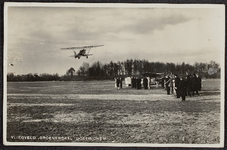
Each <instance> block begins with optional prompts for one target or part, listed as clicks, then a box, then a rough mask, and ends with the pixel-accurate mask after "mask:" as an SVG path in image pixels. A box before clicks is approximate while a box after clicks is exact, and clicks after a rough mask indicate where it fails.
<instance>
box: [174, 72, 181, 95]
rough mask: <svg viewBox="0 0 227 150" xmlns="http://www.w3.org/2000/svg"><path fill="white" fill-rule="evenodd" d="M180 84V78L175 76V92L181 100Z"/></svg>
mask: <svg viewBox="0 0 227 150" xmlns="http://www.w3.org/2000/svg"><path fill="white" fill-rule="evenodd" d="M179 82H180V78H179V77H178V75H177V74H175V91H176V94H177V98H180V95H179V90H178V88H179Z"/></svg>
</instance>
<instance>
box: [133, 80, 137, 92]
mask: <svg viewBox="0 0 227 150" xmlns="http://www.w3.org/2000/svg"><path fill="white" fill-rule="evenodd" d="M136 82H137V79H136V77H133V84H134V89H136V84H137V83H136Z"/></svg>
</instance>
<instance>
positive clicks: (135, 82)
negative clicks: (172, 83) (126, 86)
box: [131, 77, 151, 90]
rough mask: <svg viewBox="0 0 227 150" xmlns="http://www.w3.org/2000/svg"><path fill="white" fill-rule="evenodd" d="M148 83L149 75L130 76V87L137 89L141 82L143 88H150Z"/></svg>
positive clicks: (139, 87)
mask: <svg viewBox="0 0 227 150" xmlns="http://www.w3.org/2000/svg"><path fill="white" fill-rule="evenodd" d="M141 81H143V82H141ZM150 83H151V79H150V77H143V78H141V77H131V87H132V88H134V89H137V90H138V89H141V88H142V84H143V88H144V89H150V88H151V87H150Z"/></svg>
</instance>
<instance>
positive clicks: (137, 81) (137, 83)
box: [135, 77, 139, 90]
mask: <svg viewBox="0 0 227 150" xmlns="http://www.w3.org/2000/svg"><path fill="white" fill-rule="evenodd" d="M135 83H136V89H137V90H138V89H139V78H138V77H136V79H135Z"/></svg>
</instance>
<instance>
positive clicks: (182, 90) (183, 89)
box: [178, 76, 187, 101]
mask: <svg viewBox="0 0 227 150" xmlns="http://www.w3.org/2000/svg"><path fill="white" fill-rule="evenodd" d="M178 92H179V96H180V97H181V98H182V101H185V99H186V95H187V82H186V81H185V79H184V77H183V76H180V81H179V85H178Z"/></svg>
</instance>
